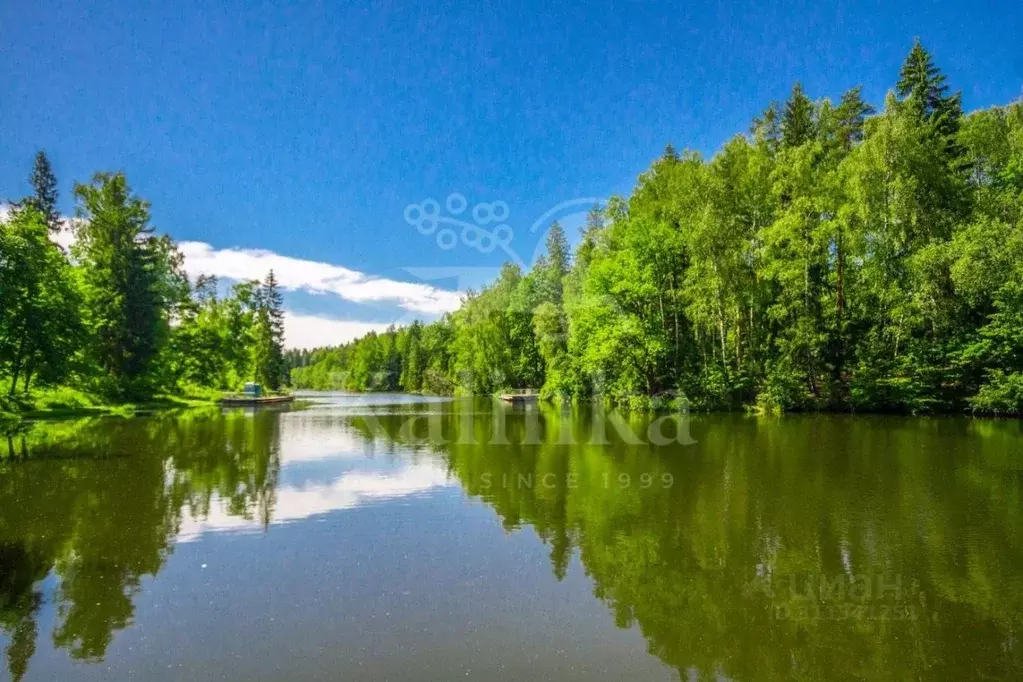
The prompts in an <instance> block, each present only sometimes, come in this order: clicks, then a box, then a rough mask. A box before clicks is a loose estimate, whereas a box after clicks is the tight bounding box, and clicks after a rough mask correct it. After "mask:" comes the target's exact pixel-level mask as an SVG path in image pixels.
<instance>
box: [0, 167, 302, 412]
mask: <svg viewBox="0 0 1023 682" xmlns="http://www.w3.org/2000/svg"><path fill="white" fill-rule="evenodd" d="M30 180H31V183H32V187H33V190H34V191H33V194H32V195H30V196H28V197H25V198H24V199H22V200H20V201H16V202H14V203H12V204H11V205H10V206H9V207H8V210H7V211H6V216H5V218H4V220H3V221H2V222H0V387H2V390H0V412H8V413H11V412H13V413H21V414H48V413H61V414H63V413H95V412H109V411H111V410H115V409H123V408H124V406H126V405H137V404H143V405H163V404H170V405H180V404H187V402H188V401H189V400H193V401H194V400H196V399H198V400H209V399H211V398H212V397H214V396H216V395H217V391H218V390H220V389H233V388H238V387H240V385H241V383H243V382H244V381H246V380H249V379H255V380H256V381H260V382H261V383H263V384H264V385H265V386H267V387H268V388H270V389H271V390H276V389H278V388H280V387H281V386H282V385H283V384H284V383H285V374H284V372H285V367H284V362H283V350H282V347H283V337H284V322H283V310H282V305H281V296H280V292H279V290H278V285H277V281H276V279H275V278H274V274H273V272H271V273H269V274H268V275H267V278H266V280H265V281H264V282H262V283H259V282H241V283H238V284H235V285H234V287H233V288H232V289H231V290H230V291H229V292H227V293H226V294H224V293H221V292H219V291H218V285H217V281H216V280H215V279H213V278H206V277H200V278H199V279H198V280H197V281H196V282H194V283H192V282H190V281H189V280H188V278H187V277H186V275H185V273H184V272H183V270H182V257H181V254H180V253H179V252H178V250H177V248H176V246H175V244H174V242H173V241H172V240H171V239H170V237H168V236H165V235H157V234H155V233H154V231H153V229H152V227H151V226H150V224H149V220H150V217H149V204H148V203H147V202H146V201H144V200H143V199H141V198H139V197H138V196H136V195H135V194H134V193H133V192H132V190H131V188H130V187H129V186H128V183H127V180H126V178H125V176H124V174H123V173H97V174H96V175H95V177H94V178H93V179H92V181H91V182H89V183H86V184H77V185H75V188H74V196H75V201H76V211H75V217H74V218H73V219H71V220H64V219H62V218H61V216H60V214H59V212H58V211H57V206H56V204H57V181H56V178H55V177H54V174H53V172H52V170H51V167H50V163H49V160H48V159H47V157H46V155H45V154H44V153H42V152H40V153H39V154H38V156H37V157H36V162H35V168H34V170H33V173H32V175H31V178H30ZM62 233H64V237H70V239H66V238H65V239H61V240H60V241H64V242H68V241H69V242H71V246H70V248H69V249H65V248H63V247H61V246H59V245H58V243H57V242H58V237H59V236H61V234H62ZM67 233H70V234H67Z"/></svg>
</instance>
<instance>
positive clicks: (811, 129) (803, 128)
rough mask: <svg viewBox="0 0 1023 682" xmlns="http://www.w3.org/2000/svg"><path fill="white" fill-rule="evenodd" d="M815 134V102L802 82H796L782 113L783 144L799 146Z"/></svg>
mask: <svg viewBox="0 0 1023 682" xmlns="http://www.w3.org/2000/svg"><path fill="white" fill-rule="evenodd" d="M815 134H816V122H815V120H814V106H813V102H812V101H811V100H810V98H809V97H807V96H806V93H805V92H804V91H803V86H802V84H801V83H796V85H795V86H794V87H793V88H792V94H791V95H790V96H789V100H788V101H787V102H786V103H785V113H784V114H783V115H782V121H781V135H782V144H784V145H785V146H786V147H798V146H799V145H801V144H803V143H804V142H809V141H810V140H812V139H813V137H814V135H815Z"/></svg>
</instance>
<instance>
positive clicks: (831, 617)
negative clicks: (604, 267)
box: [353, 408, 1023, 679]
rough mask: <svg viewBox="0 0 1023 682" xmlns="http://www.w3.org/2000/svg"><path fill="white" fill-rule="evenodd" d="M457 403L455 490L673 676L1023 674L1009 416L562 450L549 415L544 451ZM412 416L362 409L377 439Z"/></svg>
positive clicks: (1017, 497) (513, 425)
mask: <svg viewBox="0 0 1023 682" xmlns="http://www.w3.org/2000/svg"><path fill="white" fill-rule="evenodd" d="M451 409H452V410H453V411H452V413H450V414H448V415H447V416H445V423H444V431H443V433H444V435H445V438H446V440H447V441H448V442H447V443H446V444H444V445H436V444H435V445H434V446H433V448H434V449H435V450H436V451H438V452H440V453H443V456H444V457H445V458H446V460H447V462H448V466H449V469H450V470H451V472H453V473H454V474H455V475H456V476H457V477H458V479H459V480H460V482H461V484H462V486H463V487H464V488H465V489H466V490H467V491H468V492H469V493H470V494H472V495H475V496H478V497H480V498H482V499H484V500H486V501H487V502H488V503H489V504H490V505H491V506H492V507H493V508H494V509H495V510H496V511H497V513H498V515H499V516H500V518H501V519H502V522H503V524H504V525H505V527H506V528H507V529H514V528H517V527H520V526H521V525H523V524H529V525H530V526H532V528H533V529H534V530H535V532H536V533H537V534H538V535H539V537H540V538H542V539H543V540H544V542H545V543H547V544H548V546H549V547H550V549H551V562H552V567H553V571H554V573H555V575H557V576H558V577H559V578H560V577H562V576H563V575H564V573H565V570H566V567H567V565H568V562H569V561H570V558H571V556H572V553H573V552H575V551H577V552H578V553H579V556H580V558H581V563H582V566H583V567H584V569H585V570H586V572H587V574H588V575H589V576H590V577H591V578H592V579H593V580H594V592H595V595H596V596H597V597H598V598H600V599H601V600H603V601H604V602H606V603H607V604H608V606H609V607H610V608H611V610H612V612H613V614H614V619H615V622H616V623H617V624H618V625H619V626H622V627H628V626H631V625H633V624H635V625H637V626H638V627H639V629H640V631H641V632H642V633H643V635H644V636H645V637H646V639H647V642H648V646H649V649H650V651H651V653H653V654H655V655H657V656H658V657H660V658H661V659H662V660H664V661H665V662H666V663H668V664H669V665H671V666H673V667H675V668H677V669H678V670H679V672H680V674H681V675H682V676H683V677H685V676H687V675H688V674H689V673H690V672H695V673H697V674H698V675H699V676H700V677H701V678H703V677H708V678H710V677H714V676H716V675H725V676H728V677H731V678H734V679H764V678H767V679H790V678H797V679H811V678H812V679H817V678H827V677H832V676H834V675H840V674H847V675H849V676H852V677H862V678H885V679H902V678H918V677H937V678H972V677H974V676H977V675H984V676H990V677H995V678H1006V677H1020V676H1021V675H1023V615H1021V614H1023V485H1021V483H1023V478H1021V475H1020V464H1019V460H1018V443H1019V442H1020V441H1019V437H1020V435H1021V428H1020V426H1019V425H1018V424H1016V423H1012V422H973V421H967V420H955V419H895V418H871V417H854V418H845V417H808V418H800V417H791V418H787V419H784V420H781V421H772V420H762V419H751V418H741V417H734V418H733V417H715V418H712V419H707V420H704V421H702V422H700V421H697V422H696V424H695V425H694V427H693V431H694V434H693V435H694V436H695V437H696V438H697V440H698V441H699V442H698V444H697V445H695V446H691V447H664V448H656V447H651V446H644V445H632V446H626V445H623V444H621V442H620V441H617V440H615V439H614V438H612V440H613V441H614V442H612V444H610V445H606V446H601V445H568V446H565V445H555V444H553V443H554V442H555V441H556V440H557V437H556V436H553V435H552V434H558V433H562V429H567V431H568V432H569V433H572V434H573V435H574V439H573V440H574V442H576V443H586V442H587V439H588V435H589V432H588V429H589V421H588V419H587V418H586V417H585V415H583V416H582V417H580V416H579V415H575V416H571V417H565V416H564V415H563V414H562V413H560V412H559V411H556V410H547V409H543V410H542V411H541V418H540V425H539V428H540V430H541V432H542V433H543V434H545V435H544V437H543V438H542V439H541V444H539V445H523V444H522V441H523V440H524V439H526V438H525V435H526V434H527V431H528V429H529V428H531V427H530V426H529V425H528V423H527V421H528V420H527V418H526V417H525V416H524V415H523V414H522V413H521V412H512V413H511V414H512V416H511V417H510V418H509V419H508V420H507V422H506V432H507V436H508V441H509V443H510V444H508V445H492V444H490V443H491V441H492V439H493V433H494V431H493V426H492V424H493V420H492V419H491V418H490V417H487V416H483V417H480V418H476V419H474V420H470V421H469V422H468V424H470V425H471V426H468V427H467V426H466V424H467V422H466V421H465V420H463V419H461V418H460V417H459V416H458V415H457V414H456V412H457V408H451ZM405 421H406V419H405V418H404V417H400V416H399V417H389V416H386V415H374V416H371V417H368V418H367V417H356V418H353V423H354V424H355V425H356V427H357V428H358V429H360V430H361V431H362V432H363V433H364V434H366V436H367V437H370V436H371V435H372V437H375V438H379V437H380V434H381V433H386V434H388V435H390V437H392V438H397V439H401V438H405V437H407V428H406V430H405V431H403V430H402V425H403V423H404V422H405ZM631 425H632V426H633V427H634V429H633V430H634V431H635V432H636V433H640V432H642V429H643V428H644V427H645V422H644V418H642V417H639V418H635V419H634V420H633V422H632V424H631ZM466 428H470V429H471V430H472V438H467V437H466ZM423 434H425V426H424V428H423V429H422V433H421V434H420V435H423ZM473 441H474V442H473ZM1014 458H1015V459H1014ZM644 474H647V475H649V476H650V478H648V479H645V480H648V481H651V485H649V486H647V487H645V488H644V487H643V486H642V484H641V483H640V482H641V481H642V480H644V479H642V476H643V475H644ZM665 474H670V478H671V480H673V484H672V485H671V486H670V487H665V486H663V485H661V481H662V480H663V479H662V476H663V475H665ZM624 481H628V482H629V483H627V484H626V483H624ZM821 580H823V581H825V582H824V585H825V590H824V592H820V591H819V586H820V583H821ZM862 580H867V581H869V584H870V586H871V592H870V594H869V595H865V596H864V594H863V593H862V586H863V584H864V583H863V582H856V581H862ZM808 584H809V585H816V586H817V587H816V588H815V589H817V590H818V591H817V593H814V594H808V592H807V589H806V586H807V585H808ZM896 585H897V588H896ZM854 586H855V587H854ZM879 586H881V587H879ZM885 587H886V588H887V592H883V591H882V588H885ZM854 589H860V590H861V591H860V592H858V593H857V592H854ZM829 590H830V592H829ZM807 606H814V607H821V606H823V607H824V608H817V609H816V610H814V609H808V608H807ZM896 607H898V608H896ZM909 607H911V608H909ZM829 609H830V610H829Z"/></svg>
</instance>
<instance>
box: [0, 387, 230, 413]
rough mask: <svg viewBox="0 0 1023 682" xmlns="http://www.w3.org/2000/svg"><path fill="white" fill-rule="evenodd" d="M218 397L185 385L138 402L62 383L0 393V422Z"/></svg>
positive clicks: (191, 403)
mask: <svg viewBox="0 0 1023 682" xmlns="http://www.w3.org/2000/svg"><path fill="white" fill-rule="evenodd" d="M219 398H220V392H219V391H214V390H211V389H204V388H188V389H185V390H182V391H181V392H180V393H178V394H158V395H154V396H153V397H152V398H150V399H148V400H145V401H141V402H111V401H109V400H106V399H104V398H101V397H99V396H96V395H93V394H90V393H86V392H85V391H80V390H78V389H74V388H70V387H67V386H61V387H57V388H47V389H41V390H35V391H32V392H30V393H28V394H27V395H26V394H18V395H16V396H6V395H4V396H0V421H18V420H22V419H66V418H72V417H89V416H102V415H118V416H123V417H131V416H134V415H137V414H141V413H146V412H152V411H156V410H169V409H182V408H188V407H200V406H204V405H211V404H213V403H215V402H216V401H217V400H218V399H219Z"/></svg>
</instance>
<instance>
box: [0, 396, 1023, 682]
mask: <svg viewBox="0 0 1023 682" xmlns="http://www.w3.org/2000/svg"><path fill="white" fill-rule="evenodd" d="M651 432H652V431H651V429H650V420H649V419H647V418H631V419H625V418H622V419H617V420H616V419H615V418H614V416H613V415H611V417H610V418H608V416H607V415H597V416H596V417H595V416H594V415H591V414H588V413H586V412H581V413H580V412H566V411H559V410H554V409H550V408H541V409H539V410H525V409H522V408H513V409H508V408H502V407H494V406H490V405H487V404H476V405H474V406H473V409H469V406H467V405H462V404H456V403H452V402H437V401H424V400H421V399H414V398H410V397H407V396H366V397H346V396H320V397H318V398H317V399H316V402H315V403H314V404H313V405H312V406H311V407H309V408H308V409H288V410H281V411H261V412H256V413H252V412H245V411H233V412H231V411H229V412H224V413H221V412H219V411H211V412H191V413H187V414H184V415H163V416H156V417H152V418H140V419H134V420H119V419H106V420H97V421H89V422H64V423H53V424H39V425H36V426H34V427H32V428H31V429H29V430H28V431H26V432H23V433H18V434H13V435H11V436H10V437H5V438H3V439H0V648H2V649H3V650H4V662H3V666H0V667H2V668H3V671H2V672H0V679H5V676H8V677H10V678H13V679H19V680H20V679H25V680H67V679H82V680H127V679H140V680H154V681H160V680H190V681H191V680H230V681H233V680H288V681H289V682H292V681H298V680H317V679H322V680H335V679H344V680H353V679H355V680H385V679H391V680H395V679H411V680H445V681H446V680H452V679H456V678H457V679H484V680H522V679H529V680H541V679H550V680H593V679H608V680H622V679H636V680H646V679H651V680H662V679H663V680H673V679H686V680H688V679H734V680H761V679H815V680H816V679H1021V678H1023V641H1021V637H1023V449H1021V447H1020V446H1021V443H1023V426H1021V423H1020V422H1017V421H976V420H967V419H950V418H941V419H928V418H894V417H865V416H793V417H785V418H778V419H758V418H751V417H741V416H703V417H694V418H693V419H692V420H691V421H689V422H681V421H680V422H668V423H661V424H658V425H655V429H654V430H653V433H654V434H655V436H656V437H657V438H658V443H659V444H653V443H651V442H650V434H651ZM601 433H603V434H606V436H604V437H602V436H600V435H599V434H601ZM595 434H596V435H595ZM630 434H631V435H630ZM601 441H606V442H601Z"/></svg>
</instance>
